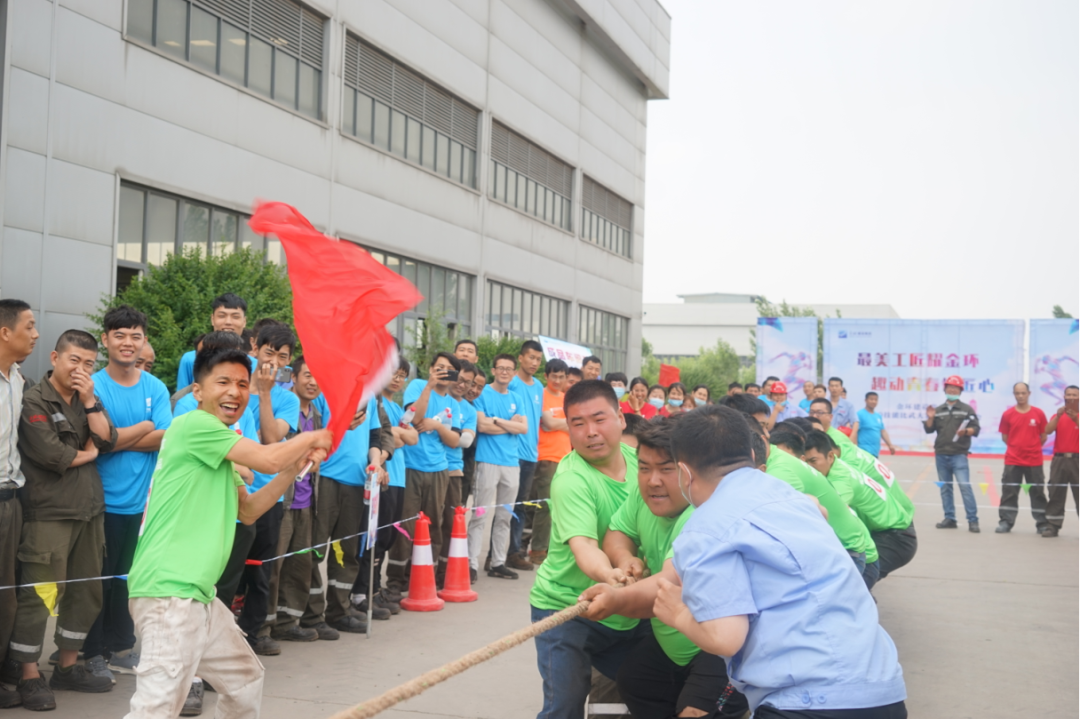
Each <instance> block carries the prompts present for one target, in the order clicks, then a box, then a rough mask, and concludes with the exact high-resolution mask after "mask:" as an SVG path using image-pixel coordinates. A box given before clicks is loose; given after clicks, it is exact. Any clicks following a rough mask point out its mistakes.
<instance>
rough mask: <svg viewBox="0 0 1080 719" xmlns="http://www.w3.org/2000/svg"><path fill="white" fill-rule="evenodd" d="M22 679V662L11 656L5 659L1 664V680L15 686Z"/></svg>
mask: <svg viewBox="0 0 1080 719" xmlns="http://www.w3.org/2000/svg"><path fill="white" fill-rule="evenodd" d="M20 679H22V664H21V663H19V662H17V661H15V660H14V659H11V658H8V659H5V660H4V663H3V664H0V682H4V684H10V685H11V686H15V685H16V684H18V683H19V680H20Z"/></svg>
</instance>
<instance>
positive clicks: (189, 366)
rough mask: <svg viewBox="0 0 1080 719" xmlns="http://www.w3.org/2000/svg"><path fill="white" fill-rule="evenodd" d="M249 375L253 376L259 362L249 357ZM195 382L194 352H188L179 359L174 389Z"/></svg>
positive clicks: (182, 387)
mask: <svg viewBox="0 0 1080 719" xmlns="http://www.w3.org/2000/svg"><path fill="white" fill-rule="evenodd" d="M248 357H250V358H251V373H252V374H254V373H255V370H256V369H257V368H258V366H259V360H257V359H255V358H254V357H251V355H248ZM194 381H195V350H188V351H187V352H185V353H184V355H183V356H182V357H181V358H180V366H179V367H178V368H177V370H176V389H184V387H187V386H188V385H189V384H191V383H192V382H194Z"/></svg>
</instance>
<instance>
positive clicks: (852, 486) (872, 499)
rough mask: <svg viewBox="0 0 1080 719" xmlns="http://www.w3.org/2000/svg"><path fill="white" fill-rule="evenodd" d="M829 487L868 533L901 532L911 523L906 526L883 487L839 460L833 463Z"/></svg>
mask: <svg viewBox="0 0 1080 719" xmlns="http://www.w3.org/2000/svg"><path fill="white" fill-rule="evenodd" d="M829 483H830V484H831V485H832V486H833V487H835V488H836V493H837V494H839V495H840V499H842V500H844V501H845V502H847V503H848V504H849V505H851V508H852V509H854V510H855V513H856V514H858V515H859V519H861V520H862V523H863V524H865V525H866V528H867V529H869V530H870V531H871V532H880V531H882V530H885V529H904V528H906V527H907V526H908V524H910V523H911V522H910V520H908V521H906V522H905V519H904V514H905V513H904V510H903V509H902V508H901V507H900V505H899V504H897V503H896V502H895V501H894V500H893V498H892V497H890V496H889V490H887V489H886V488H885V486H884V485H882V484H879V483H878V482H877V481H875V480H874V479H872V478H870V477H869V476H867V475H866V474H865V473H863V472H860V471H859V470H857V469H855V468H854V467H852V466H851V465H850V464H848V463H847V462H845V461H844V460H842V459H838V460H836V461H835V462H833V466H832V469H830V470H829Z"/></svg>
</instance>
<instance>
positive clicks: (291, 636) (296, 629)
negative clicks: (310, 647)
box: [270, 624, 319, 642]
mask: <svg viewBox="0 0 1080 719" xmlns="http://www.w3.org/2000/svg"><path fill="white" fill-rule="evenodd" d="M270 637H271V638H273V639H277V640H279V641H286V642H317V641H319V633H318V632H317V631H315V630H314V629H308V628H307V627H300V626H297V625H295V624H293V625H292V626H290V627H289V628H288V629H283V630H281V631H276V632H271V633H270Z"/></svg>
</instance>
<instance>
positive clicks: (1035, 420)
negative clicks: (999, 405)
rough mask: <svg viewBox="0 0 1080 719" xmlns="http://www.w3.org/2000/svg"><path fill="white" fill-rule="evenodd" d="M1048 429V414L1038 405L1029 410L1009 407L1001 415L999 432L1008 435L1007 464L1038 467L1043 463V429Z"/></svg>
mask: <svg viewBox="0 0 1080 719" xmlns="http://www.w3.org/2000/svg"><path fill="white" fill-rule="evenodd" d="M1044 429H1046V415H1045V414H1043V411H1042V410H1041V409H1039V408H1038V407H1031V408H1030V409H1028V411H1027V412H1023V413H1021V412H1017V411H1016V407H1009V408H1008V409H1007V410H1005V413H1004V414H1003V415H1001V424H1000V425H998V432H1001V433H1002V434H1004V435H1006V436H1007V437H1008V442H1007V444H1006V445H1005V446H1006V450H1005V464H1011V465H1014V466H1018V467H1037V466H1039V465H1040V464H1042V463H1043V455H1042V431H1043V430H1044Z"/></svg>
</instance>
